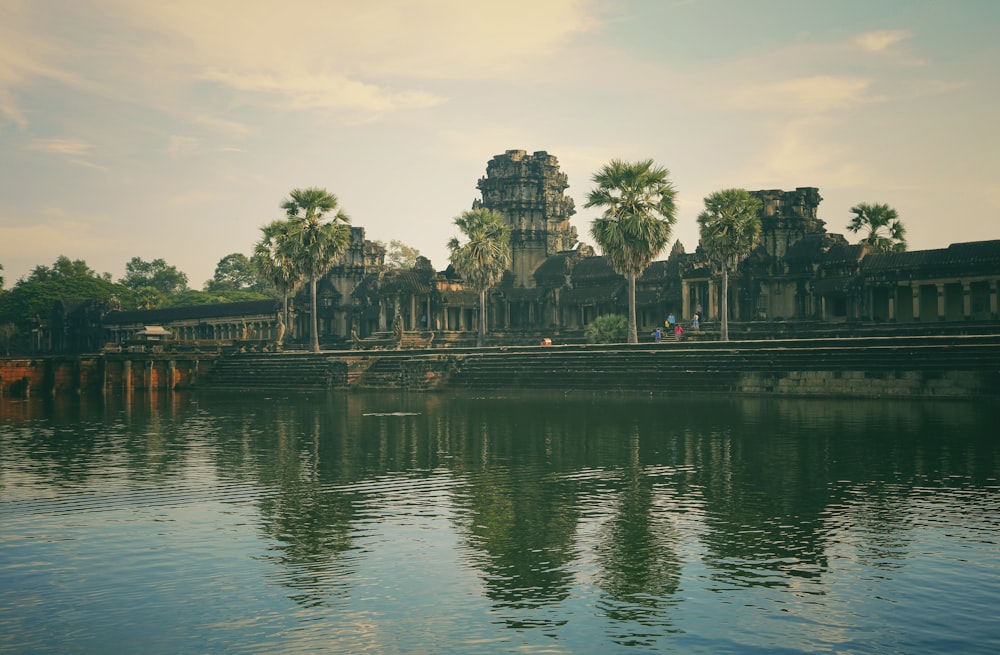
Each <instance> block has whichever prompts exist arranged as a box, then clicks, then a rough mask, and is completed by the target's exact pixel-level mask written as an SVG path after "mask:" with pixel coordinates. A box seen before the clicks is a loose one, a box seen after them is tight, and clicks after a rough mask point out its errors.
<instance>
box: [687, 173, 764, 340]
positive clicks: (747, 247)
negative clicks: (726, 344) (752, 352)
mask: <svg viewBox="0 0 1000 655" xmlns="http://www.w3.org/2000/svg"><path fill="white" fill-rule="evenodd" d="M760 209H761V201H760V200H759V199H758V198H757V197H756V196H754V195H753V194H751V193H750V192H749V191H746V190H745V189H723V190H722V191H716V192H715V193H713V194H711V195H710V196H708V197H707V198H705V211H703V212H702V213H701V214H699V215H698V225H699V226H700V232H701V246H702V248H704V249H705V252H706V253H707V254H708V256H709V257H710V258H711V259H712V260H713V261H714V262H716V263H717V264H718V265H719V266H720V268H721V269H722V331H721V337H722V340H723V341H728V340H729V269H730V268H736V267H737V266H739V263H740V262H741V261H743V260H744V259H746V257H747V256H748V255H749V254H750V252H751V251H752V250H753V249H754V248H755V247H756V246H757V242H758V241H759V240H760V232H761V225H760Z"/></svg>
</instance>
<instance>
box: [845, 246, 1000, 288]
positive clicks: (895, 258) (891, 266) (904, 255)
mask: <svg viewBox="0 0 1000 655" xmlns="http://www.w3.org/2000/svg"><path fill="white" fill-rule="evenodd" d="M997 271H1000V239H997V240H993V241H973V242H967V243H953V244H952V245H950V246H948V247H947V248H936V249H933V250H913V251H909V252H881V253H872V254H870V255H868V256H867V257H865V258H864V260H862V262H861V272H862V274H864V275H865V276H866V277H880V278H886V279H913V278H927V277H935V276H942V275H960V276H968V275H970V274H971V275H975V274H978V273H985V274H993V275H995V274H996V273H997Z"/></svg>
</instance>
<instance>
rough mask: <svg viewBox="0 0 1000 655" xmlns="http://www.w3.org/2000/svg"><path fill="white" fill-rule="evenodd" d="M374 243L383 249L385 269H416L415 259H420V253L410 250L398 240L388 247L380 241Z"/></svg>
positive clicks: (391, 242) (394, 240)
mask: <svg viewBox="0 0 1000 655" xmlns="http://www.w3.org/2000/svg"><path fill="white" fill-rule="evenodd" d="M375 243H377V244H378V245H380V246H382V247H383V248H385V265H386V268H390V269H411V268H414V267H416V265H417V258H418V257H420V251H419V250H417V249H416V248H411V247H410V246H408V245H406V244H405V243H403V242H402V241H400V240H399V239H393V240H392V241H390V242H389V245H388V246H386V245H385V243H383V242H381V241H376V242H375Z"/></svg>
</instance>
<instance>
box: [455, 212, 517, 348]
mask: <svg viewBox="0 0 1000 655" xmlns="http://www.w3.org/2000/svg"><path fill="white" fill-rule="evenodd" d="M455 225H457V226H458V229H459V230H461V232H462V234H463V235H464V236H465V237H466V238H467V239H468V241H466V242H465V243H464V244H462V243H459V241H458V238H457V237H455V238H453V239H452V240H451V241H449V242H448V250H450V251H451V256H450V257H449V259H450V260H451V264H452V266H454V267H455V271H456V272H457V273H458V274H459V275H461V276H462V278H463V279H464V280H465V281H466V282H467V283H468V284H469V285H471V286H472V288H474V289H475V290H476V291H478V292H479V336H478V338H477V339H476V344H477V345H478V346H480V347H482V346H484V345H486V292H487V291H489V290H490V289H492V288H493V287H495V286H496V285H497V284H499V283H500V280H502V279H503V274H504V272H505V271H506V270H507V269H508V268H509V267H510V260H511V253H510V226H509V225H508V224H507V221H506V220H505V219H504V216H503V214H502V213H500V212H499V211H497V210H495V209H486V208H483V207H480V208H477V209H472V210H470V211H467V212H463V213H462V215H461V216H459V217H457V218H456V219H455Z"/></svg>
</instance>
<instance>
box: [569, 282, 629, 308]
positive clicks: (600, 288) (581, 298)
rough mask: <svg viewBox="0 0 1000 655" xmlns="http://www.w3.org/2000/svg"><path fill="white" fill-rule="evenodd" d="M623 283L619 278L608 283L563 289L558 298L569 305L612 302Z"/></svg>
mask: <svg viewBox="0 0 1000 655" xmlns="http://www.w3.org/2000/svg"><path fill="white" fill-rule="evenodd" d="M624 284H625V283H624V281H621V280H619V281H618V282H613V283H609V284H601V285H596V286H589V287H582V288H581V287H576V288H572V289H564V290H563V291H562V293H561V294H560V300H561V301H562V302H563V303H566V304H569V305H587V304H593V303H599V302H612V301H614V300H615V299H616V298H617V297H618V294H619V293H620V292H621V291H622V287H623V286H624Z"/></svg>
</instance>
